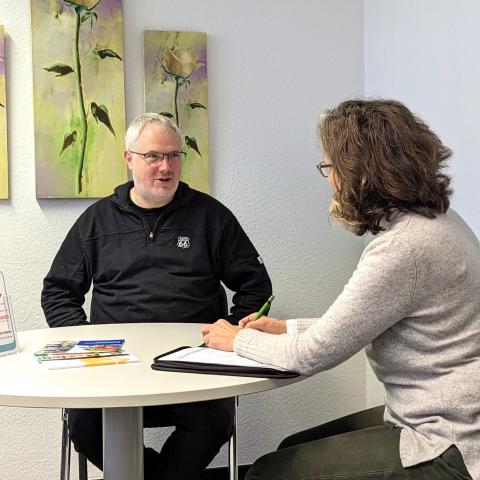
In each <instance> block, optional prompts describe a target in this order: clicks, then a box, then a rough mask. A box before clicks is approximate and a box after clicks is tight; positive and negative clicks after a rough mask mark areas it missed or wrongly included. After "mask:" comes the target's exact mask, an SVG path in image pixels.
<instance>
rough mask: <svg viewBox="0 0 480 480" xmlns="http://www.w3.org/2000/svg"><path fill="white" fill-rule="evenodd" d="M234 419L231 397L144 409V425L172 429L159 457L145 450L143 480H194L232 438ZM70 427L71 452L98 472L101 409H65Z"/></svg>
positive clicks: (100, 441) (99, 464)
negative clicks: (90, 463)
mask: <svg viewBox="0 0 480 480" xmlns="http://www.w3.org/2000/svg"><path fill="white" fill-rule="evenodd" d="M233 416H234V399H233V398H227V399H222V400H212V401H208V402H196V403H185V404H179V405H162V406H155V407H144V409H143V424H144V427H147V428H150V427H165V426H172V425H173V426H175V427H176V428H175V430H174V431H173V432H172V434H171V435H170V436H169V437H168V439H167V440H166V442H165V444H164V445H163V448H162V450H161V452H160V453H158V452H156V451H155V450H153V449H151V448H146V449H145V451H144V465H145V476H144V478H145V480H153V479H155V480H160V479H161V480H170V479H172V480H193V479H195V478H197V477H198V476H199V475H200V474H201V473H202V471H203V470H204V469H205V468H206V467H207V466H208V464H209V463H210V462H211V461H212V460H213V458H214V457H215V455H216V454H217V453H218V451H219V450H220V447H221V446H222V445H223V444H224V443H226V442H227V441H228V439H229V438H230V435H231V432H232V428H233ZM68 427H69V431H70V436H71V438H72V440H73V443H74V445H75V448H76V449H77V450H78V451H80V452H82V453H83V454H84V455H85V456H86V457H87V458H88V459H89V460H90V461H91V462H92V463H93V464H94V465H95V466H96V467H98V468H99V469H100V470H102V469H103V468H102V467H103V447H102V411H101V410H100V409H69V411H68Z"/></svg>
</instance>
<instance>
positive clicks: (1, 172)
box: [0, 25, 8, 199]
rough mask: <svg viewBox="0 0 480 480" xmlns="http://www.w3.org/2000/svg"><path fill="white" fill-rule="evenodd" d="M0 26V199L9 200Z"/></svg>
mask: <svg viewBox="0 0 480 480" xmlns="http://www.w3.org/2000/svg"><path fill="white" fill-rule="evenodd" d="M4 33H5V32H4V28H3V25H0V199H6V198H8V148H7V95H6V86H5V34H4Z"/></svg>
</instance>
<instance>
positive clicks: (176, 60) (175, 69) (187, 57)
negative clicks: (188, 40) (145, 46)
mask: <svg viewBox="0 0 480 480" xmlns="http://www.w3.org/2000/svg"><path fill="white" fill-rule="evenodd" d="M197 60H198V55H197V54H196V53H194V52H192V51H190V50H188V49H186V48H181V47H175V48H171V49H169V50H167V51H166V52H165V53H164V54H163V58H162V66H163V69H164V70H165V72H166V73H168V74H169V75H173V76H175V77H181V78H188V77H189V76H190V75H191V74H192V73H193V72H194V71H195V70H196V69H197V68H199V67H200V66H201V65H202V64H201V63H197Z"/></svg>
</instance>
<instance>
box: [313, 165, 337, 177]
mask: <svg viewBox="0 0 480 480" xmlns="http://www.w3.org/2000/svg"><path fill="white" fill-rule="evenodd" d="M315 166H316V167H317V168H318V171H319V172H320V175H321V176H322V177H325V178H327V177H328V174H329V173H330V169H331V168H332V167H333V165H332V164H331V163H325V162H322V163H319V164H318V165H315Z"/></svg>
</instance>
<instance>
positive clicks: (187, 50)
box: [144, 30, 209, 192]
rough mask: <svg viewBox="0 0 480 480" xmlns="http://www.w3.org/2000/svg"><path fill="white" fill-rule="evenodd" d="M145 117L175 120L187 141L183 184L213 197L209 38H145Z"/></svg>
mask: <svg viewBox="0 0 480 480" xmlns="http://www.w3.org/2000/svg"><path fill="white" fill-rule="evenodd" d="M144 63H145V111H146V112H157V113H161V114H163V115H166V116H168V117H169V118H171V119H172V120H173V121H174V122H175V123H176V124H177V125H178V127H179V128H180V130H181V132H182V137H183V149H184V152H185V153H186V156H185V159H184V160H183V169H182V180H183V181H185V182H186V183H188V184H189V185H190V186H191V187H192V188H195V189H197V190H200V191H203V192H208V190H209V186H208V89H207V35H206V33H203V32H174V31H153V30H146V31H145V32H144Z"/></svg>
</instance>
